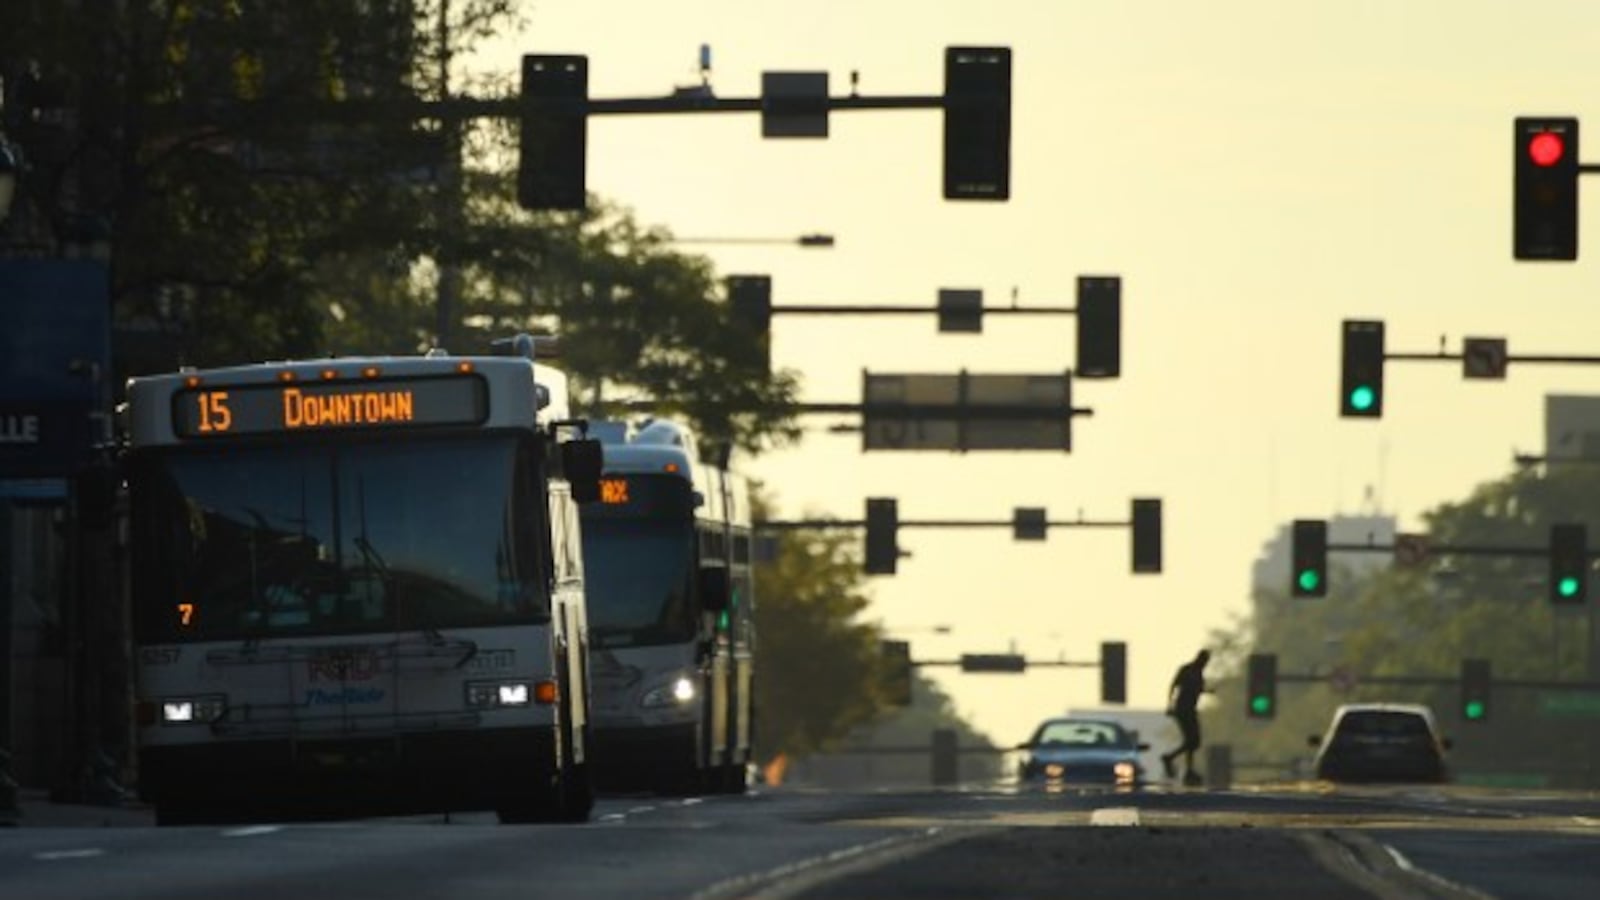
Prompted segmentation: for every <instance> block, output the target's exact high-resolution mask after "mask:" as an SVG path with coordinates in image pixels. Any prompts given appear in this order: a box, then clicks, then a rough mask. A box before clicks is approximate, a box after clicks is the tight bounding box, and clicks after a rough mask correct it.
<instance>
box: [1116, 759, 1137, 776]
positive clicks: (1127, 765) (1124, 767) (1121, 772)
mask: <svg viewBox="0 0 1600 900" xmlns="http://www.w3.org/2000/svg"><path fill="white" fill-rule="evenodd" d="M1111 774H1113V775H1115V776H1116V777H1117V780H1118V781H1132V780H1133V779H1134V776H1135V775H1138V774H1139V770H1138V769H1136V768H1134V765H1133V763H1131V762H1126V761H1124V762H1119V763H1117V764H1116V765H1114V766H1112V767H1111Z"/></svg>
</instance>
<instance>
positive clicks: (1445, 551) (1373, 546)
mask: <svg viewBox="0 0 1600 900" xmlns="http://www.w3.org/2000/svg"><path fill="white" fill-rule="evenodd" d="M1396 546H1397V545H1395V544H1379V543H1375V542H1369V543H1365V544H1329V545H1328V551H1329V552H1330V553H1394V552H1395V547H1396ZM1427 550H1428V554H1429V555H1431V556H1502V557H1509V556H1527V557H1547V556H1549V555H1550V548H1549V547H1548V546H1545V547H1510V546H1506V545H1503V544H1433V543H1430V544H1428V546H1427ZM1587 555H1588V558H1589V559H1600V550H1590V551H1588V552H1587Z"/></svg>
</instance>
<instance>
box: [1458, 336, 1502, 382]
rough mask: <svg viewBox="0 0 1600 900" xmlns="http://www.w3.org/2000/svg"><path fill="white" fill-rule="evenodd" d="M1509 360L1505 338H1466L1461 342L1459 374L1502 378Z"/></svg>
mask: <svg viewBox="0 0 1600 900" xmlns="http://www.w3.org/2000/svg"><path fill="white" fill-rule="evenodd" d="M1509 361H1510V356H1509V351H1508V350H1507V348H1506V339H1505V338H1467V339H1466V340H1465V341H1463V342H1462V351H1461V374H1462V375H1463V376H1464V377H1466V378H1496V379H1503V378H1505V377H1506V363H1507V362H1509Z"/></svg>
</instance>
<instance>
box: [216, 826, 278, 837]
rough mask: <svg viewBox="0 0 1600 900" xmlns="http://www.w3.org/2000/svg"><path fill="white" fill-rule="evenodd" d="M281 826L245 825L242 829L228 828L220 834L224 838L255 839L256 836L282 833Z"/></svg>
mask: <svg viewBox="0 0 1600 900" xmlns="http://www.w3.org/2000/svg"><path fill="white" fill-rule="evenodd" d="M282 830H283V826H282V825H246V826H245V827H243V828H229V829H228V830H226V831H224V832H222V836H223V837H225V838H240V837H256V836H257V835H263V834H272V833H273V832H275V831H282Z"/></svg>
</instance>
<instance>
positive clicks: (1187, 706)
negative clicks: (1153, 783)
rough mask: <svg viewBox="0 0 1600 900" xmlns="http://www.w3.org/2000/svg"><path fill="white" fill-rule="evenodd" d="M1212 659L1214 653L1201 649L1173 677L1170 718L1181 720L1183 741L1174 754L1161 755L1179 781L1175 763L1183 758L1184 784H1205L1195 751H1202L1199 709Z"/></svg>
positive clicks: (1169, 693) (1179, 723)
mask: <svg viewBox="0 0 1600 900" xmlns="http://www.w3.org/2000/svg"><path fill="white" fill-rule="evenodd" d="M1210 659H1211V651H1209V650H1201V651H1200V652H1199V653H1196V654H1195V656H1194V660H1193V661H1191V662H1187V663H1184V664H1183V665H1181V666H1179V667H1178V674H1176V675H1174V676H1172V687H1171V689H1169V690H1168V692H1167V715H1169V716H1171V717H1173V718H1174V719H1176V720H1177V721H1178V730H1179V731H1181V732H1183V742H1182V743H1181V744H1179V745H1178V746H1176V747H1174V748H1173V749H1172V750H1171V751H1170V752H1167V753H1163V754H1161V765H1162V768H1164V769H1165V770H1166V773H1167V777H1168V778H1176V777H1177V776H1178V770H1177V767H1176V766H1175V765H1173V761H1174V760H1176V759H1177V758H1178V757H1179V756H1182V757H1183V783H1184V784H1187V785H1198V784H1201V783H1202V779H1201V777H1200V773H1199V772H1197V771H1195V767H1194V752H1195V751H1196V750H1199V749H1200V713H1199V712H1198V710H1197V709H1196V707H1198V706H1199V705H1200V695H1201V694H1203V693H1206V692H1207V688H1206V678H1205V670H1206V662H1207V661H1208V660H1210Z"/></svg>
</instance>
